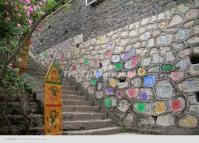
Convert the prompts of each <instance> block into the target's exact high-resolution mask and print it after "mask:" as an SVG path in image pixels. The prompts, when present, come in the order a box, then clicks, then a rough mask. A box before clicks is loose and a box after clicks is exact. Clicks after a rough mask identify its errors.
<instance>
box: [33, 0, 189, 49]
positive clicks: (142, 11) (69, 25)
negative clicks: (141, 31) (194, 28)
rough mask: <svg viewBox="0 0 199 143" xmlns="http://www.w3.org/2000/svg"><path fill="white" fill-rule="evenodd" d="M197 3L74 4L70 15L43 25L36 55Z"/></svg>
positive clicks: (80, 0)
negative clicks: (73, 39)
mask: <svg viewBox="0 0 199 143" xmlns="http://www.w3.org/2000/svg"><path fill="white" fill-rule="evenodd" d="M192 1H193V0H103V2H101V3H99V4H98V5H95V6H86V0H73V1H72V5H71V8H70V11H65V9H62V10H60V11H59V12H57V13H55V14H54V15H53V16H52V17H50V18H48V19H47V20H45V22H44V23H43V24H42V25H41V27H40V29H41V31H40V34H39V35H37V33H35V36H33V47H34V48H35V52H36V53H40V52H42V51H44V49H48V48H51V47H52V46H55V45H56V44H59V43H60V42H63V41H64V40H66V39H68V38H71V37H74V36H76V35H79V34H82V33H83V34H84V41H86V40H87V39H89V38H94V37H96V36H99V35H103V34H106V33H108V32H110V31H114V30H116V29H118V28H121V27H124V26H126V25H129V24H131V23H133V22H135V21H138V20H140V19H142V18H145V17H149V16H151V15H157V14H158V13H160V12H161V11H163V10H166V9H171V8H172V7H174V6H176V5H179V4H180V3H184V2H192Z"/></svg>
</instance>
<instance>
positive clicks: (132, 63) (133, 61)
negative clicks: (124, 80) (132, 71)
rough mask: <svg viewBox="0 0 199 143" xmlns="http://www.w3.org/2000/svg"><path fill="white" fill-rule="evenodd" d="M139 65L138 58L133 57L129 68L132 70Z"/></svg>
mask: <svg viewBox="0 0 199 143" xmlns="http://www.w3.org/2000/svg"><path fill="white" fill-rule="evenodd" d="M138 63H139V57H137V56H134V57H132V58H131V66H132V68H135V67H136V66H137V65H138Z"/></svg>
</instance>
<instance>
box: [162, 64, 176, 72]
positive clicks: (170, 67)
mask: <svg viewBox="0 0 199 143" xmlns="http://www.w3.org/2000/svg"><path fill="white" fill-rule="evenodd" d="M174 69H175V67H174V66H173V65H172V64H164V65H162V67H161V70H162V71H164V72H170V71H173V70H174Z"/></svg>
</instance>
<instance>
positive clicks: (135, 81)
mask: <svg viewBox="0 0 199 143" xmlns="http://www.w3.org/2000/svg"><path fill="white" fill-rule="evenodd" d="M131 85H132V86H133V87H141V86H142V79H141V78H140V77H135V78H133V79H132V80H131Z"/></svg>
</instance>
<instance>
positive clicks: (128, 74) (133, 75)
mask: <svg viewBox="0 0 199 143" xmlns="http://www.w3.org/2000/svg"><path fill="white" fill-rule="evenodd" d="M135 76H136V72H135V71H128V72H127V77H128V78H133V77H135Z"/></svg>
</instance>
